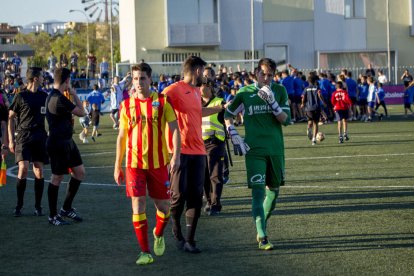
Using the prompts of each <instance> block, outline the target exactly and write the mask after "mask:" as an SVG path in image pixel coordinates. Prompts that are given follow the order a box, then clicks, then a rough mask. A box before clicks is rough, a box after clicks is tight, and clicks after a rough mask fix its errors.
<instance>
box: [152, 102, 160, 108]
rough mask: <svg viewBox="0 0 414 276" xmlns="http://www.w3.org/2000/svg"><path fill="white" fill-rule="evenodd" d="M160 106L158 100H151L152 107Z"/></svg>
mask: <svg viewBox="0 0 414 276" xmlns="http://www.w3.org/2000/svg"><path fill="white" fill-rule="evenodd" d="M159 107H160V102H152V108H155V109H157V108H159Z"/></svg>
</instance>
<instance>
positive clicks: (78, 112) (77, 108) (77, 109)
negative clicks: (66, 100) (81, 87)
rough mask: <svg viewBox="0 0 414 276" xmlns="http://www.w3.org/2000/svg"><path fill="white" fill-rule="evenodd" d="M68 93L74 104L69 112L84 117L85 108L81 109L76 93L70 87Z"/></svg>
mask: <svg viewBox="0 0 414 276" xmlns="http://www.w3.org/2000/svg"><path fill="white" fill-rule="evenodd" d="M69 94H70V95H71V96H72V98H73V100H74V102H75V105H76V106H75V108H73V109H72V111H71V113H72V114H73V115H76V116H78V117H84V116H85V115H86V114H85V110H84V109H83V106H82V102H81V100H80V99H79V97H78V94H77V93H76V90H75V89H73V88H70V89H69Z"/></svg>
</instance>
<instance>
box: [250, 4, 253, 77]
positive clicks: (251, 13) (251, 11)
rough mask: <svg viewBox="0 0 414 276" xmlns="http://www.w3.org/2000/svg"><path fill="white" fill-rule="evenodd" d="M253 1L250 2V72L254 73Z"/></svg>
mask: <svg viewBox="0 0 414 276" xmlns="http://www.w3.org/2000/svg"><path fill="white" fill-rule="evenodd" d="M253 6H254V0H250V19H251V38H250V40H251V49H252V72H254V7H253Z"/></svg>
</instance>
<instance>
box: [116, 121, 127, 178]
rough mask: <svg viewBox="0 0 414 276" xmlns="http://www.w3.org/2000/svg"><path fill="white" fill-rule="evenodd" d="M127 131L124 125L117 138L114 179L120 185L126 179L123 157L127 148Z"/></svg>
mask: <svg viewBox="0 0 414 276" xmlns="http://www.w3.org/2000/svg"><path fill="white" fill-rule="evenodd" d="M126 138H127V131H126V129H124V128H123V127H120V128H119V131H118V137H117V139H116V156H115V167H114V179H115V182H116V183H117V184H118V185H121V183H122V181H124V172H123V170H122V159H124V155H125V150H126Z"/></svg>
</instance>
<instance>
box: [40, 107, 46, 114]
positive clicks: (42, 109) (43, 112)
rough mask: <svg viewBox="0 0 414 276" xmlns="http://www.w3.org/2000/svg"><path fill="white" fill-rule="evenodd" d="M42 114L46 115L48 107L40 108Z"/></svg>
mask: <svg viewBox="0 0 414 276" xmlns="http://www.w3.org/2000/svg"><path fill="white" fill-rule="evenodd" d="M40 114H46V106H42V107H41V108H40Z"/></svg>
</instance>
